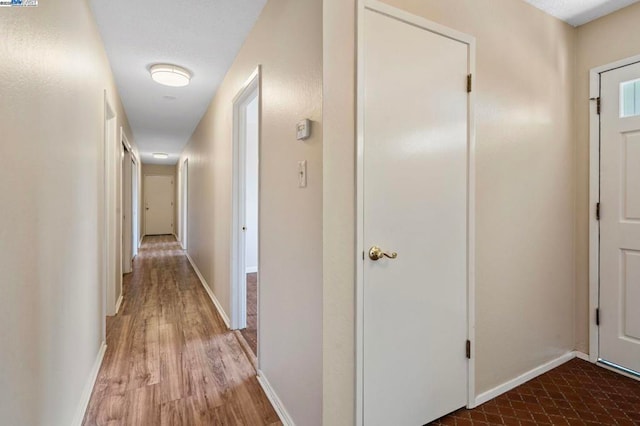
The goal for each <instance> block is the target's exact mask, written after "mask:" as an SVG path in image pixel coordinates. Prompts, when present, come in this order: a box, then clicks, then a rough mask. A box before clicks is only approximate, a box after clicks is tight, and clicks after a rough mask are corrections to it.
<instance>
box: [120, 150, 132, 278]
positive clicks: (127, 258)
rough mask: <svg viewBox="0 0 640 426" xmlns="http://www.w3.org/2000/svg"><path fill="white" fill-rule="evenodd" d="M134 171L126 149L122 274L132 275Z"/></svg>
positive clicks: (123, 191)
mask: <svg viewBox="0 0 640 426" xmlns="http://www.w3.org/2000/svg"><path fill="white" fill-rule="evenodd" d="M132 193H133V169H132V155H131V151H129V150H128V149H125V151H124V155H123V157H122V272H123V273H125V274H128V273H130V272H131V271H132V270H133V269H132V264H131V259H132V258H133V251H132V250H133V247H132V245H131V241H132V239H133V237H132V234H133V202H132V201H133V199H132V197H133V195H132Z"/></svg>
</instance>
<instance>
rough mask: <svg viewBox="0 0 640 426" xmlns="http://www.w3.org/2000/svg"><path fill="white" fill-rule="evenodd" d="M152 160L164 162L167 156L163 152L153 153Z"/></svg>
mask: <svg viewBox="0 0 640 426" xmlns="http://www.w3.org/2000/svg"><path fill="white" fill-rule="evenodd" d="M153 158H157V159H158V160H166V159H167V158H169V154H167V153H165V152H154V153H153Z"/></svg>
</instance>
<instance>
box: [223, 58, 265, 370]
mask: <svg viewBox="0 0 640 426" xmlns="http://www.w3.org/2000/svg"><path fill="white" fill-rule="evenodd" d="M261 80H262V71H261V66H260V65H258V67H257V68H256V69H255V70H254V71H253V73H251V75H250V76H249V78H248V79H247V81H246V82H245V83H244V84H243V85H242V87H241V88H240V90H239V91H238V93H237V95H236V96H235V97H234V99H233V190H232V227H231V328H232V329H234V330H238V329H242V328H245V327H246V326H247V303H246V299H247V286H246V260H245V257H246V256H245V232H244V230H243V229H242V228H243V226H244V225H243V222H244V220H243V219H242V217H244V215H245V210H246V207H245V196H246V184H245V177H246V173H245V161H244V154H245V152H246V138H245V135H244V133H245V132H244V128H245V127H246V117H245V115H244V114H243V113H242V112H243V109H245V107H246V106H247V105H248V101H249V100H251V99H252V98H253V97H254V96H257V98H258V159H260V151H261V134H262V132H261V129H262V92H261V86H262V84H261ZM261 177H262V174H261V166H260V161H258V282H260V280H259V277H260V258H261V257H260V233H261V229H260V228H261V227H260V205H261V203H260V187H261ZM243 275H244V276H245V278H244V279H241V277H242V276H243ZM243 283H244V284H243ZM257 299H258V311H259V306H260V295H259V291H258V295H257ZM257 332H258V336H259V335H260V315H259V314H258V326H257ZM258 341H259V339H258ZM257 352H258V353H257V354H256V357H257V359H258V362H259V360H260V357H259V352H260V345H259V344H258V350H257Z"/></svg>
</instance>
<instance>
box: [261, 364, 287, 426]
mask: <svg viewBox="0 0 640 426" xmlns="http://www.w3.org/2000/svg"><path fill="white" fill-rule="evenodd" d="M256 378H257V379H258V383H260V386H261V387H262V390H264V393H265V395H267V399H269V402H271V405H272V406H273V409H274V410H275V411H276V414H278V417H279V418H280V421H281V422H282V424H283V426H295V423H294V422H293V419H291V416H290V415H289V412H287V409H286V408H285V407H284V404H283V403H282V401H281V400H280V398H279V397H278V394H276V391H275V390H274V389H273V386H271V383H269V380H267V377H266V376H265V375H264V373H263V372H262V371H261V370H258V375H257V376H256Z"/></svg>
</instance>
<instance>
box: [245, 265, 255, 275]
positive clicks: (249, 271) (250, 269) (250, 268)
mask: <svg viewBox="0 0 640 426" xmlns="http://www.w3.org/2000/svg"><path fill="white" fill-rule="evenodd" d="M244 270H245V272H246V273H247V274H255V273H256V272H258V267H257V266H247V267H246V268H245V269H244Z"/></svg>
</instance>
